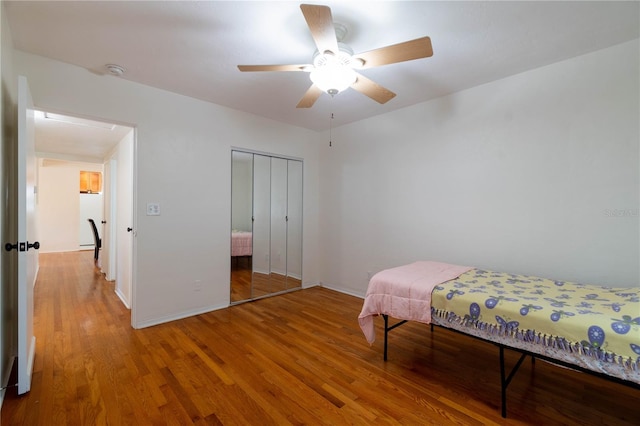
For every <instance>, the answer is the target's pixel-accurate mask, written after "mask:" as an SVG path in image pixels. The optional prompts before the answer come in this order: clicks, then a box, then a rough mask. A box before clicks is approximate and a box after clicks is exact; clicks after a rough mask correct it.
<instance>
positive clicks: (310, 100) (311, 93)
mask: <svg viewBox="0 0 640 426" xmlns="http://www.w3.org/2000/svg"><path fill="white" fill-rule="evenodd" d="M320 95H322V90H320V88H319V87H318V86H316V85H315V84H312V85H311V87H309V90H307V92H306V93H305V94H304V96H303V97H302V99H300V102H298V105H296V108H311V107H312V106H313V104H314V103H316V101H317V100H318V98H319V97H320Z"/></svg>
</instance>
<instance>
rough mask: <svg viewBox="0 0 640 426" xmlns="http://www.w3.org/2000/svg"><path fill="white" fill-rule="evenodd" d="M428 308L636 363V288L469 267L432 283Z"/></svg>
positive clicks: (639, 345) (639, 309)
mask: <svg viewBox="0 0 640 426" xmlns="http://www.w3.org/2000/svg"><path fill="white" fill-rule="evenodd" d="M431 306H432V312H433V313H434V314H435V315H438V316H439V317H441V318H444V317H446V318H447V319H448V320H449V321H457V322H458V323H464V324H465V325H469V326H473V327H475V328H476V329H485V330H486V331H487V332H488V333H494V334H495V333H500V334H502V335H510V336H512V337H513V338H516V339H519V340H521V341H529V342H533V343H539V344H543V345H547V346H554V347H556V346H557V347H560V348H562V349H565V350H567V351H572V352H574V351H575V352H580V353H584V354H586V355H591V356H592V357H597V358H599V359H600V360H602V361H608V362H614V363H618V364H623V365H626V366H627V367H628V368H632V369H634V370H637V369H638V365H639V364H640V288H608V287H600V286H594V285H583V284H577V283H570V282H563V281H553V280H548V279H544V278H538V277H532V276H525V275H513V274H507V273H500V272H493V271H487V270H481V269H472V270H471V271H469V272H466V273H464V274H462V275H461V276H460V277H459V278H458V279H455V280H451V281H448V282H446V283H444V284H441V285H439V286H436V287H435V289H434V291H433V294H432V304H431Z"/></svg>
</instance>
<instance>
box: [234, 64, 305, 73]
mask: <svg viewBox="0 0 640 426" xmlns="http://www.w3.org/2000/svg"><path fill="white" fill-rule="evenodd" d="M308 66H310V65H238V69H239V70H240V71H243V72H253V71H304V70H305V68H306V67H308Z"/></svg>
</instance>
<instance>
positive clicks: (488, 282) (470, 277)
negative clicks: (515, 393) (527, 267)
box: [358, 261, 640, 417]
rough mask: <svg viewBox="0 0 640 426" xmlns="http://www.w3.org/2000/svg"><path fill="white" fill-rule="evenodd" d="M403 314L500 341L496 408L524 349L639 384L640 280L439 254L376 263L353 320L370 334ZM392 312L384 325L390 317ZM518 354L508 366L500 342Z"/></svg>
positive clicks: (390, 327) (389, 327)
mask: <svg viewBox="0 0 640 426" xmlns="http://www.w3.org/2000/svg"><path fill="white" fill-rule="evenodd" d="M377 316H382V317H383V319H384V323H385V326H384V333H385V336H384V337H385V342H384V359H385V360H386V359H387V346H388V344H387V342H388V339H387V337H388V333H389V332H390V331H391V330H393V329H394V328H396V327H398V326H400V325H402V324H404V323H406V322H407V321H418V322H422V323H425V324H431V328H432V330H433V325H434V324H435V325H438V326H442V327H446V328H448V329H452V330H455V331H458V332H461V333H464V334H466V335H470V336H472V337H475V338H479V339H482V340H485V341H488V342H491V343H493V344H495V345H497V346H498V347H499V349H500V376H501V385H502V416H503V417H506V389H507V386H508V384H509V382H510V381H511V379H512V378H513V376H514V374H515V373H516V371H517V369H518V368H519V367H520V365H521V364H522V362H523V360H524V359H525V357H526V356H531V358H532V360H534V359H535V358H540V359H543V360H546V361H549V362H552V363H555V364H558V365H561V366H565V367H569V368H573V369H577V370H580V371H583V372H587V373H591V374H595V375H599V376H602V377H604V378H607V379H609V380H613V381H616V382H619V383H622V384H625V385H629V386H632V387H635V388H638V389H640V288H608V287H601V286H594V285H584V284H578V283H571V282H564V281H554V280H549V279H545V278H539V277H533V276H526V275H514V274H508V273H502V272H496V271H489V270H484V269H478V268H472V267H466V266H460V265H450V264H446V263H441V262H430V261H422V262H414V263H412V264H409V265H404V266H400V267H397V268H391V269H387V270H384V271H381V272H379V273H377V274H376V275H374V276H373V277H372V278H371V281H370V282H369V287H368V289H367V294H366V297H365V300H364V304H363V308H362V311H361V313H360V315H359V317H358V321H359V324H360V327H361V329H362V332H363V333H364V335H365V338H366V339H367V341H368V342H369V343H370V344H371V343H373V342H374V341H375V337H376V336H375V328H374V319H375V318H376V317H377ZM390 317H391V318H395V319H396V320H398V321H397V322H396V323H395V324H392V325H390V323H389V318H390ZM505 349H509V350H515V351H517V352H520V354H521V356H520V359H519V360H518V362H517V363H516V365H515V366H514V367H513V369H512V370H511V372H509V373H508V374H507V372H506V371H505V366H504V350H505Z"/></svg>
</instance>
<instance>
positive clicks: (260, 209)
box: [231, 150, 303, 303]
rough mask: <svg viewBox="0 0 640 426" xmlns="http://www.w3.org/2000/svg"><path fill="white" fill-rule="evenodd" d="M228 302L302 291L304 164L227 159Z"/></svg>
mask: <svg viewBox="0 0 640 426" xmlns="http://www.w3.org/2000/svg"><path fill="white" fill-rule="evenodd" d="M231 158H232V165H231V173H232V178H231V303H238V302H242V301H246V300H252V299H257V298H261V297H266V296H270V295H273V294H278V293H282V292H285V291H290V290H293V289H297V288H300V287H301V286H302V188H303V186H302V172H303V169H302V161H300V160H295V159H288V158H282V157H278V156H272V155H267V154H258V153H251V152H243V151H236V150H234V151H232V154H231Z"/></svg>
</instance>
